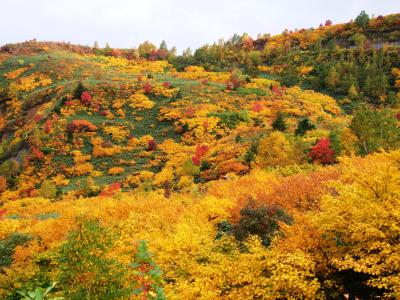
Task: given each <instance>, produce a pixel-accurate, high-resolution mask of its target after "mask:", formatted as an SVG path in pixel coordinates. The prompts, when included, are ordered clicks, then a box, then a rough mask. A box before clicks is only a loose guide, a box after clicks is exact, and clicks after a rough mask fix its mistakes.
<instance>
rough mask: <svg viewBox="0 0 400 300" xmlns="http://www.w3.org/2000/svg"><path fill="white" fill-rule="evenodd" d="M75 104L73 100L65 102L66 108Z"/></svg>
mask: <svg viewBox="0 0 400 300" xmlns="http://www.w3.org/2000/svg"><path fill="white" fill-rule="evenodd" d="M73 103H74V102H72V101H71V100H68V101H65V102H64V105H65V106H72V104H73Z"/></svg>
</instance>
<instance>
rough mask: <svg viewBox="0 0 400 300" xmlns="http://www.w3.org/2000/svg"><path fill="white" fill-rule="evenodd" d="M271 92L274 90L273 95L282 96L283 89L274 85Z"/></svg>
mask: <svg viewBox="0 0 400 300" xmlns="http://www.w3.org/2000/svg"><path fill="white" fill-rule="evenodd" d="M271 90H272V93H273V94H274V95H277V96H282V92H281V89H280V88H279V86H277V85H273V86H272V87H271Z"/></svg>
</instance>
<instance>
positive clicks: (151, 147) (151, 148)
mask: <svg viewBox="0 0 400 300" xmlns="http://www.w3.org/2000/svg"><path fill="white" fill-rule="evenodd" d="M156 149H157V143H156V141H155V140H150V141H148V143H147V151H154V150H156Z"/></svg>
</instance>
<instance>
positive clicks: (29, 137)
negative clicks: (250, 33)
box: [0, 50, 349, 197]
mask: <svg viewBox="0 0 400 300" xmlns="http://www.w3.org/2000/svg"><path fill="white" fill-rule="evenodd" d="M2 65H3V66H4V68H3V71H2V73H1V74H0V76H1V77H2V79H1V86H2V88H3V91H4V97H3V101H2V105H3V112H4V113H3V114H2V132H3V140H2V142H3V144H2V151H1V153H2V159H3V164H2V166H1V168H2V170H3V171H2V172H3V173H2V175H3V176H5V177H6V178H7V182H8V183H9V184H10V187H12V188H13V189H14V190H15V191H13V192H9V193H6V195H3V197H8V196H7V194H10V197H13V195H14V196H21V195H28V196H29V195H34V194H35V191H36V190H37V189H38V188H39V187H40V184H41V183H42V182H43V181H44V180H46V179H51V180H52V181H53V182H54V183H55V184H56V186H57V189H58V192H59V193H66V192H68V191H71V190H79V189H83V188H84V185H85V184H86V182H87V178H88V176H90V178H92V179H93V181H94V184H95V185H96V186H99V188H101V189H104V188H105V185H110V184H112V183H120V184H122V187H123V188H130V187H137V186H138V185H140V184H141V183H143V181H152V180H154V181H155V183H154V185H156V186H157V185H162V184H165V182H167V181H168V182H169V183H170V185H171V188H176V189H179V188H180V187H179V186H180V185H184V183H183V181H184V180H186V179H187V178H189V177H194V180H195V182H204V181H208V180H214V179H218V178H221V177H223V176H224V175H226V174H227V173H230V172H233V173H236V174H243V173H246V172H247V171H248V170H249V166H250V165H249V164H250V162H249V161H247V162H246V160H245V158H244V156H245V154H246V151H248V149H249V147H250V145H251V144H252V143H254V142H255V141H256V140H258V139H259V138H260V137H261V136H263V135H266V134H268V133H269V132H270V131H271V128H272V123H273V121H274V120H275V119H276V117H277V115H278V113H281V114H285V119H286V121H285V122H286V123H287V127H288V129H287V131H288V132H291V133H293V132H294V131H295V129H296V126H297V123H298V121H299V120H301V119H303V118H305V117H307V118H309V120H310V121H311V122H312V123H313V124H315V126H316V131H313V132H312V133H311V132H310V133H309V134H307V135H305V136H304V137H302V138H301V139H299V140H296V141H294V140H293V141H292V143H293V144H296V143H301V144H302V147H303V148H304V149H306V148H309V147H311V145H312V144H313V143H314V142H315V141H316V139H317V138H318V137H319V135H321V134H324V133H327V132H330V131H332V130H335V131H338V132H339V131H341V130H342V129H344V128H345V127H346V126H348V124H349V119H348V117H346V116H345V115H344V114H342V113H341V112H340V108H339V107H338V105H337V104H336V102H335V100H334V99H333V98H331V97H328V96H325V95H323V94H319V93H315V92H313V91H303V90H301V89H299V88H298V87H293V88H287V89H286V88H284V87H280V85H279V83H278V82H275V81H272V80H268V79H265V78H253V79H250V78H249V77H245V76H243V75H241V74H239V73H238V74H231V73H228V72H219V73H215V72H206V71H204V69H202V68H199V67H188V68H187V69H186V71H185V72H176V71H174V69H173V68H172V66H171V65H169V64H168V63H167V62H166V61H146V60H133V61H131V60H127V59H124V58H114V57H104V56H96V55H89V56H81V55H78V54H74V53H71V52H65V51H61V52H60V51H56V52H52V51H51V50H48V51H45V52H44V53H41V54H35V53H34V54H32V55H27V56H12V57H10V58H7V59H5V60H4V61H3V63H2ZM235 76H236V77H237V79H234V80H236V81H237V83H236V84H237V85H239V87H238V88H237V89H236V87H230V86H227V85H226V84H225V82H226V81H230V80H231V79H232V78H231V77H235ZM79 84H80V86H81V87H83V89H84V90H85V91H86V96H87V97H88V99H86V100H85V99H83V98H82V97H83V96H82V97H81V95H83V93H85V92H83V89H82V90H79V89H78V85H79ZM77 89H78V90H77ZM81 98H82V99H81ZM196 147H197V148H196ZM202 147H203V148H204V151H201V152H204V153H201V157H198V161H197V160H195V159H192V158H193V157H195V156H196V155H197V154H196V151H200V150H199V149H201V148H202ZM196 149H197V150H196ZM292 159H293V161H296V162H298V163H300V164H301V163H307V157H306V156H305V155H304V154H302V153H297V154H296V157H293V158H292ZM24 163H26V164H29V167H23V165H24ZM10 166H13V167H11V168H10ZM160 171H162V172H161V173H160ZM186 181H188V180H186Z"/></svg>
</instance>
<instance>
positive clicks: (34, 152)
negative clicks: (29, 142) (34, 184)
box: [31, 146, 44, 160]
mask: <svg viewBox="0 0 400 300" xmlns="http://www.w3.org/2000/svg"><path fill="white" fill-rule="evenodd" d="M31 152H32V156H31V159H36V160H42V159H43V158H44V153H43V152H42V151H40V150H39V149H38V148H36V147H33V146H32V148H31Z"/></svg>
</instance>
